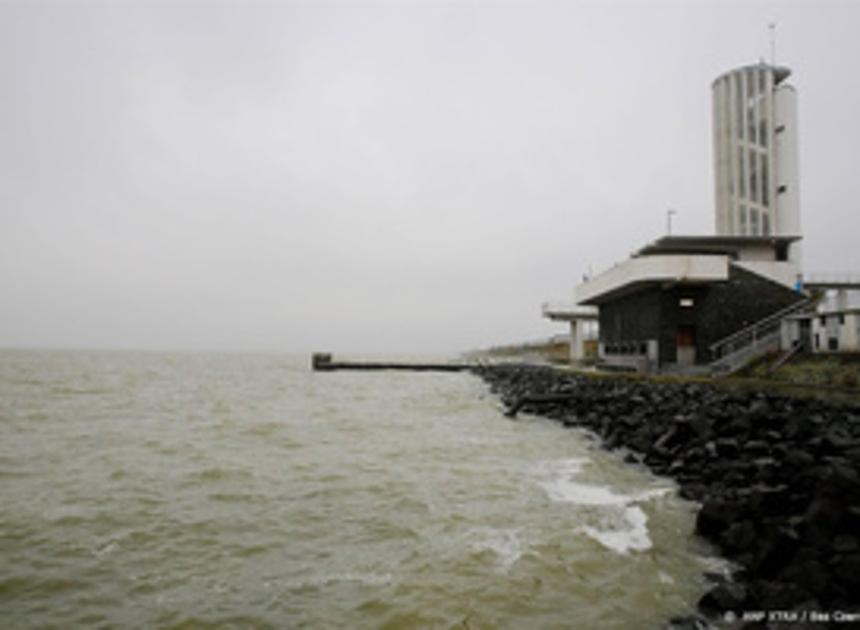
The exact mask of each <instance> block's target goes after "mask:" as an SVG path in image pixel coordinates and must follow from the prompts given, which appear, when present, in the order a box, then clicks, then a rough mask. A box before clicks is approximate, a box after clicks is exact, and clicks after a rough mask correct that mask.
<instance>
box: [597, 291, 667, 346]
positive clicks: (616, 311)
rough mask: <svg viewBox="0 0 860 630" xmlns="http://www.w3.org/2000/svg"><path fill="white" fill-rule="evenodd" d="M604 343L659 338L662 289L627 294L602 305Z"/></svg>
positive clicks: (601, 328) (601, 319) (602, 338)
mask: <svg viewBox="0 0 860 630" xmlns="http://www.w3.org/2000/svg"><path fill="white" fill-rule="evenodd" d="M599 317H600V340H601V341H602V342H603V343H617V342H620V341H644V340H646V339H657V338H658V336H659V330H660V290H659V289H649V290H644V291H639V292H637V293H633V294H630V295H625V296H623V297H620V298H618V299H616V300H612V301H611V302H608V303H606V304H601V305H600V311H599Z"/></svg>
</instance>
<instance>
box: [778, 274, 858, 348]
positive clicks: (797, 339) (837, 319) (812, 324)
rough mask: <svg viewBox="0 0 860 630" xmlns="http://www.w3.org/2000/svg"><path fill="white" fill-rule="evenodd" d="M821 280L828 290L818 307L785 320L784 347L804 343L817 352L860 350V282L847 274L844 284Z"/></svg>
mask: <svg viewBox="0 0 860 630" xmlns="http://www.w3.org/2000/svg"><path fill="white" fill-rule="evenodd" d="M818 282H819V283H820V284H819V285H818V286H820V289H819V290H821V289H823V290H825V291H826V292H825V293H824V295H823V296H822V298H821V299H820V302H819V304H818V308H817V309H816V310H815V311H809V312H806V313H798V314H796V315H794V316H792V317H788V318H786V319H785V320H784V321H783V322H782V340H781V346H782V348H783V349H789V348H792V347H795V346H800V348H799V349H802V350H805V351H808V352H811V353H813V354H820V353H831V352H852V353H857V352H860V293H858V291H857V287H858V285H860V282H858V281H857V279H851V278H848V277H846V278H843V279H842V281H841V287H842V288H839V287H840V285H838V284H837V282H836V281H834V280H832V279H830V280H829V281H818ZM815 286H816V284H813V287H815ZM834 287H836V288H834ZM846 287H847V288H846Z"/></svg>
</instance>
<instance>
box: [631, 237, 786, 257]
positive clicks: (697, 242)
mask: <svg viewBox="0 0 860 630" xmlns="http://www.w3.org/2000/svg"><path fill="white" fill-rule="evenodd" d="M800 238H801V237H799V236H664V237H662V238H658V239H657V240H656V241H654V242H652V243H649V244H648V245H646V246H645V247H643V248H642V249H640V250H639V251H637V252H635V253H634V254H633V257H634V258H638V257H641V256H656V255H660V254H686V255H695V254H722V255H724V256H731V257H733V258H737V256H738V254H739V253H740V252H741V251H742V250H749V249H757V248H761V247H768V248H771V249H774V250H780V249H785V248H787V247H788V246H789V245H790V244H791V243H794V242H796V241H799V240H800Z"/></svg>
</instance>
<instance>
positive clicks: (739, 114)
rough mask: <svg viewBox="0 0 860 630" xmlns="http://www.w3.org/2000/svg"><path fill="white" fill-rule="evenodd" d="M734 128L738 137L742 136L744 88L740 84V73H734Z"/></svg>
mask: <svg viewBox="0 0 860 630" xmlns="http://www.w3.org/2000/svg"><path fill="white" fill-rule="evenodd" d="M735 128H737V130H738V138H741V139H742V138H743V137H744V90H743V87H742V85H741V73H740V72H738V73H736V74H735Z"/></svg>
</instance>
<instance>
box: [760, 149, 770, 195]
mask: <svg viewBox="0 0 860 630" xmlns="http://www.w3.org/2000/svg"><path fill="white" fill-rule="evenodd" d="M769 179H770V178H769V177H768V166H767V154H766V153H763V154H762V156H761V202H762V204H763V205H764V206H765V207H767V205H768V204H769V202H770V181H769Z"/></svg>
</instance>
